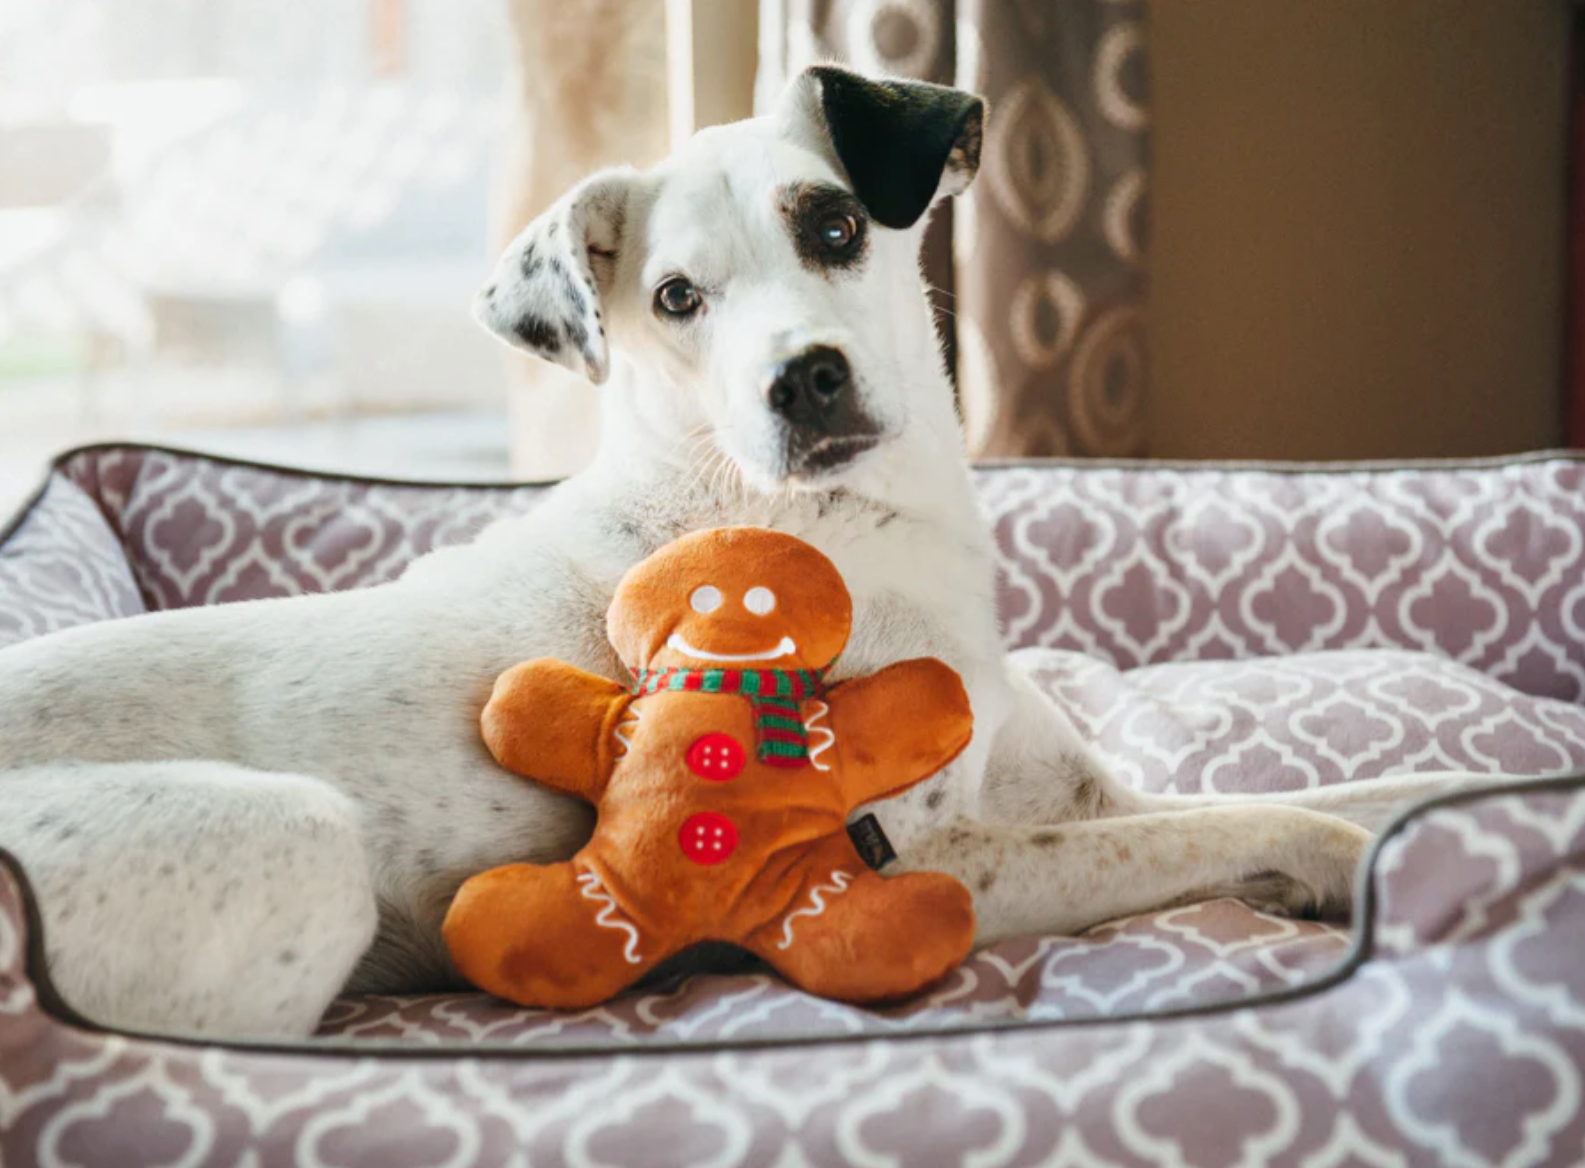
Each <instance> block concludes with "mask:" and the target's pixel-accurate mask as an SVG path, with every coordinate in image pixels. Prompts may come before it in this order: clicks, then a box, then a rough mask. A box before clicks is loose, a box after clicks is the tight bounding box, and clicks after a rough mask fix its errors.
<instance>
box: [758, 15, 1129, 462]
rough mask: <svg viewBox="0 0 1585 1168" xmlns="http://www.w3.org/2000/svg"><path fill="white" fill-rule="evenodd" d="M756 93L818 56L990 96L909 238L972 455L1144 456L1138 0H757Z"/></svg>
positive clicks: (765, 92)
mask: <svg viewBox="0 0 1585 1168" xmlns="http://www.w3.org/2000/svg"><path fill="white" fill-rule="evenodd" d="M760 30H761V31H760V78H761V89H760V95H761V101H762V102H763V101H764V100H767V99H768V98H769V96H770V95H772V94H774V93H775V92H776V91H777V90H779V89H780V86H781V84H782V83H783V81H784V80H785V79H786V78H787V77H788V76H789V75H791V74H792V73H795V72H797V71H798V70H799V69H802V68H803V67H804V66H805V65H808V64H810V63H812V62H814V61H818V60H831V59H835V60H840V61H845V62H847V63H849V64H851V65H853V66H854V67H856V68H860V69H863V70H866V71H872V72H882V73H889V74H892V75H895V76H908V77H915V78H918V79H920V80H924V81H936V82H941V83H945V84H953V85H958V86H961V87H963V88H965V89H972V90H974V91H976V92H978V93H981V94H984V95H985V96H986V97H987V98H988V99H989V101H990V114H991V116H990V122H989V125H988V127H987V130H986V135H985V147H984V154H983V156H982V158H981V163H980V176H979V180H978V181H977V182H976V183H975V185H974V186H973V188H971V190H970V192H969V193H968V195H967V196H965V197H963V198H960V199H958V200H956V201H955V203H954V204H953V205H952V206H951V207H950V208H949V209H947V210H946V211H945V212H943V213H938V215H937V217H936V220H935V221H934V222H933V223H932V224H931V228H930V232H929V235H928V236H927V239H926V273H927V276H928V278H929V279H930V282H931V284H932V285H933V286H934V287H935V288H936V290H937V291H936V296H937V307H938V309H940V310H941V317H942V324H943V335H944V336H945V338H946V342H947V346H948V355H949V358H950V359H951V361H952V364H953V368H954V370H955V372H956V376H957V380H958V390H959V399H960V401H961V404H962V407H963V415H964V426H965V428H966V431H967V435H968V441H969V448H970V451H971V452H972V453H973V454H975V455H977V456H1001V457H1017V456H1031V455H1060V454H1074V455H1112V456H1117V455H1139V454H1143V453H1144V452H1145V433H1146V425H1145V423H1146V413H1145V409H1146V399H1147V394H1146V388H1147V382H1148V369H1147V366H1146V361H1145V331H1144V298H1145V238H1146V232H1147V222H1146V213H1147V201H1146V191H1147V179H1148V175H1147V146H1148V131H1149V124H1150V114H1149V73H1148V66H1147V61H1146V53H1145V12H1144V0H761V15H760Z"/></svg>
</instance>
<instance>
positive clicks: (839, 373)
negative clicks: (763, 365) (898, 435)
mask: <svg viewBox="0 0 1585 1168" xmlns="http://www.w3.org/2000/svg"><path fill="white" fill-rule="evenodd" d="M765 401H766V404H767V405H769V406H770V408H771V412H772V413H774V414H775V415H776V416H777V417H779V418H780V419H782V422H783V424H784V425H785V427H786V430H787V470H788V473H789V474H811V473H813V474H819V473H823V472H826V471H831V470H835V469H837V468H838V467H840V466H843V465H844V464H846V463H848V462H851V461H852V460H853V459H855V458H857V457H858V456H859V455H860V454H862V453H864V452H865V451H866V450H869V449H871V448H872V447H874V446H875V445H876V444H877V443H878V442H879V441H880V427H879V426H877V425H876V424H875V420H874V419H873V418H871V417H870V416H869V415H868V414H866V413H865V412H864V410H863V409H862V408H861V407H860V405H859V403H858V392H857V389H856V388H855V386H854V383H853V367H852V366H851V365H850V364H849V363H848V359H847V356H846V355H845V354H844V353H843V352H842V350H841V349H837V348H833V347H832V346H830V345H812V346H810V347H809V348H807V349H805V350H803V351H802V352H801V353H797V354H794V355H793V356H791V357H788V358H787V359H786V360H784V361H782V362H781V363H780V364H778V365H777V366H775V368H773V369H772V370H771V375H770V379H769V382H768V383H767V385H766V387H765Z"/></svg>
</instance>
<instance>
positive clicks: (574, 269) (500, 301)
mask: <svg viewBox="0 0 1585 1168" xmlns="http://www.w3.org/2000/svg"><path fill="white" fill-rule="evenodd" d="M636 173H637V172H636V171H634V170H633V169H632V168H631V167H621V168H618V169H614V170H604V171H601V172H599V173H598V174H595V175H592V176H590V177H589V178H586V179H584V181H583V182H581V183H579V184H578V185H577V186H575V187H573V188H572V190H570V191H568V192H567V193H566V194H565V195H563V196H562V197H561V198H560V199H559V200H557V202H556V203H555V205H554V206H552V207H551V208H550V209H549V210H548V211H546V212H545V213H544V214H543V215H541V216H540V217H539V218H538V219H535V220H534V221H533V222H532V223H530V224H529V225H528V227H527V228H525V229H524V231H523V233H522V234H521V235H519V236H518V237H517V238H516V239H514V240H513V241H512V242H511V244H510V245H509V246H508V247H507V249H506V252H505V254H503V255H502V256H501V260H500V263H499V264H498V265H497V266H496V269H495V274H494V276H493V277H492V278H491V281H490V283H489V284H487V285H485V287H484V289H483V290H482V291H481V292H480V293H479V295H478V297H477V298H476V299H475V301H474V309H473V313H474V316H475V317H476V318H477V319H478V321H479V323H480V324H482V325H484V327H485V328H487V329H489V330H490V331H491V332H492V333H494V334H495V335H496V336H498V337H500V338H501V339H502V340H503V341H505V342H506V343H507V344H509V345H512V346H514V347H515V348H519V349H523V350H526V351H527V352H530V353H533V354H535V355H536V356H540V357H543V358H545V359H546V360H547V361H554V362H555V363H556V364H557V365H561V366H564V367H566V368H568V369H571V370H572V371H573V372H574V373H581V374H583V375H584V376H585V377H587V378H588V379H589V380H590V381H592V382H594V384H596V385H599V384H601V383H602V382H603V381H605V379H606V377H607V375H608V374H609V373H610V371H611V352H610V347H609V345H608V344H607V343H606V335H605V314H604V313H603V312H602V311H601V308H600V303H601V297H602V295H603V294H604V293H605V292H607V291H609V290H610V287H611V284H612V282H613V280H614V279H615V276H616V263H617V256H618V253H619V252H620V250H621V247H622V239H623V235H624V231H625V228H626V220H627V210H628V197H629V195H630V194H631V193H632V189H633V179H634V176H635V175H636Z"/></svg>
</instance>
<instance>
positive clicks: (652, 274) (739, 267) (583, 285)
mask: <svg viewBox="0 0 1585 1168" xmlns="http://www.w3.org/2000/svg"><path fill="white" fill-rule="evenodd" d="M983 121H984V103H983V102H982V101H981V100H980V99H979V98H977V97H975V96H973V95H971V94H968V93H964V92H962V91H959V90H955V89H947V88H943V87H941V86H936V85H926V84H922V83H918V82H905V81H889V80H888V81H877V80H870V79H867V78H863V77H860V76H858V75H856V74H853V73H849V72H846V71H844V70H842V69H838V68H835V67H830V66H819V67H815V68H812V69H809V70H808V71H806V72H805V73H803V74H801V75H800V76H799V77H798V78H796V79H795V80H794V81H793V83H792V84H791V85H790V86H789V88H788V91H787V93H786V94H785V95H784V96H783V98H782V100H781V102H780V104H779V106H778V108H777V109H776V111H775V112H774V113H772V114H771V115H770V116H768V117H765V118H756V119H753V120H750V121H745V122H738V123H735V124H733V125H729V126H720V127H714V128H711V129H708V130H703V131H701V132H700V133H698V134H697V135H695V136H694V138H693V139H692V140H691V141H690V142H688V143H687V144H686V145H685V146H684V147H683V148H682V149H681V150H679V151H678V152H677V153H676V154H674V155H672V156H671V157H670V158H668V159H666V160H665V161H664V162H662V163H661V164H660V165H658V166H656V167H655V168H654V169H653V170H650V171H648V172H645V173H639V172H637V171H634V170H631V169H618V170H609V171H603V172H601V173H599V174H596V175H594V176H593V177H591V178H589V179H587V180H585V181H584V182H583V183H581V184H580V185H579V186H577V187H575V188H574V189H573V190H572V191H570V192H569V193H568V194H567V195H565V196H564V197H563V198H562V199H561V200H560V201H559V202H558V203H556V205H555V206H553V207H552V208H551V209H550V210H549V211H547V212H545V214H543V215H542V216H540V217H539V218H538V219H536V220H535V221H534V222H533V223H531V224H530V225H529V226H528V228H527V229H526V230H525V231H524V232H523V233H522V234H521V235H520V236H518V237H517V239H515V240H514V241H513V242H512V244H511V246H510V247H508V249H507V251H506V254H505V255H504V256H503V257H502V259H501V262H500V265H499V266H498V268H497V270H496V272H495V274H494V277H493V279H492V281H491V282H490V284H489V285H488V286H486V288H485V289H484V290H483V291H482V292H481V293H480V294H479V298H478V302H477V305H476V313H477V315H478V317H479V319H480V320H481V321H482V322H483V323H484V324H485V325H486V327H488V328H489V329H490V330H491V331H493V332H495V333H496V334H497V335H499V336H500V337H502V338H503V339H505V340H506V341H508V342H509V343H511V344H513V345H515V346H517V347H520V348H523V349H526V350H527V351H529V352H531V353H535V354H537V355H539V356H541V357H544V358H547V359H549V360H551V361H554V362H556V363H557V364H560V365H564V366H566V367H567V368H569V369H572V370H574V371H575V372H579V373H582V374H584V375H585V376H586V377H588V379H589V380H590V381H592V382H594V383H596V384H599V383H601V382H603V381H604V380H605V379H606V377H607V376H608V374H609V371H610V367H611V362H612V351H613V349H614V350H619V351H621V352H623V353H625V354H626V355H627V356H628V357H629V358H630V359H631V360H632V361H633V362H634V363H635V364H636V365H637V366H638V367H639V368H642V369H644V370H645V372H646V374H648V375H651V376H650V377H649V378H647V380H653V381H654V382H655V385H656V393H657V394H660V395H664V397H665V399H666V400H664V401H647V402H646V401H639V402H636V403H634V405H635V407H636V408H637V409H640V410H642V411H643V412H644V413H645V414H646V415H647V416H646V417H645V418H644V419H643V420H642V422H641V424H645V425H649V426H652V427H656V428H659V429H661V430H663V431H665V432H667V433H669V434H673V435H677V436H680V435H683V434H698V433H705V434H708V435H709V436H710V438H712V439H713V441H714V444H715V445H716V446H717V447H718V448H719V449H720V450H721V451H722V452H724V453H725V454H726V455H727V456H728V457H730V458H731V459H732V461H733V462H734V463H736V465H737V466H738V468H739V469H740V470H741V471H742V472H743V474H744V475H745V477H746V478H748V479H749V481H751V482H753V483H756V484H758V485H759V486H761V487H779V486H782V485H788V484H791V485H819V486H821V487H831V486H834V485H837V484H838V483H839V482H841V481H842V479H843V478H844V476H845V475H847V474H848V473H849V472H850V470H851V468H854V467H857V466H860V465H862V464H863V463H864V461H865V460H866V458H868V457H869V456H870V452H872V451H876V450H878V449H881V448H884V447H885V446H886V445H887V444H888V443H890V442H892V441H894V440H896V439H897V438H899V437H901V436H902V435H904V434H905V433H906V432H908V431H909V429H910V428H911V427H914V426H930V427H932V428H934V429H936V430H939V429H941V428H942V427H943V426H946V427H950V426H951V425H952V405H951V401H950V391H949V390H948V388H947V383H946V381H945V379H944V378H943V377H942V376H941V358H940V354H939V349H938V344H937V340H936V335H935V331H934V323H933V319H932V316H931V312H930V308H929V304H928V301H927V298H926V296H925V290H924V285H923V282H922V280H921V277H920V272H919V245H920V234H921V232H922V231H923V223H924V218H925V215H926V212H927V211H928V210H929V208H930V206H931V204H932V203H934V202H935V201H936V200H937V199H938V198H942V197H945V196H948V195H953V194H956V193H958V192H959V191H961V190H963V189H964V188H965V187H967V186H968V184H969V182H970V181H971V180H972V179H973V177H974V172H975V169H976V167H977V166H978V164H979V151H980V136H981V129H982V125H983Z"/></svg>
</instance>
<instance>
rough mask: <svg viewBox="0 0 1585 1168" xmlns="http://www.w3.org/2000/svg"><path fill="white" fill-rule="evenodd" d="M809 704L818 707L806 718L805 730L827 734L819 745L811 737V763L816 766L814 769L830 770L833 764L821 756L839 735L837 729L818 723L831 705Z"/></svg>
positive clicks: (834, 743)
mask: <svg viewBox="0 0 1585 1168" xmlns="http://www.w3.org/2000/svg"><path fill="white" fill-rule="evenodd" d="M809 704H810V705H812V706H816V707H818V708H817V709H816V710H815V712H814V713H813V714H811V715H810V716H809V717H807V718H805V719H804V730H805V731H807V732H808V733H809V734H811V735H813V734H824V735H825V738H824V739H823V740H822V741H821V742H820V744H819V745H818V746H817V745H815V744H814V742H813V740H812V739H811V741H810V744H809V765H810V766H812V767H814V769H815V770H817V771H828V770H830V769H831V764H830V763H828V762H821V761H820V756H821V755H822V754H824V753H825V752H826V751H828V750H830V749H831V748H832V747H833V746H835V745H836V741H837V735H836V731H835V730H833V729H831V727H829V726H821V725H819V724H818V723H819V721H820V719H821V718H824V717H825V716H826V715H827V714H829V713H830V712H831V707H830V706H828V705H826V704H825V703H824V702H810V703H809Z"/></svg>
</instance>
